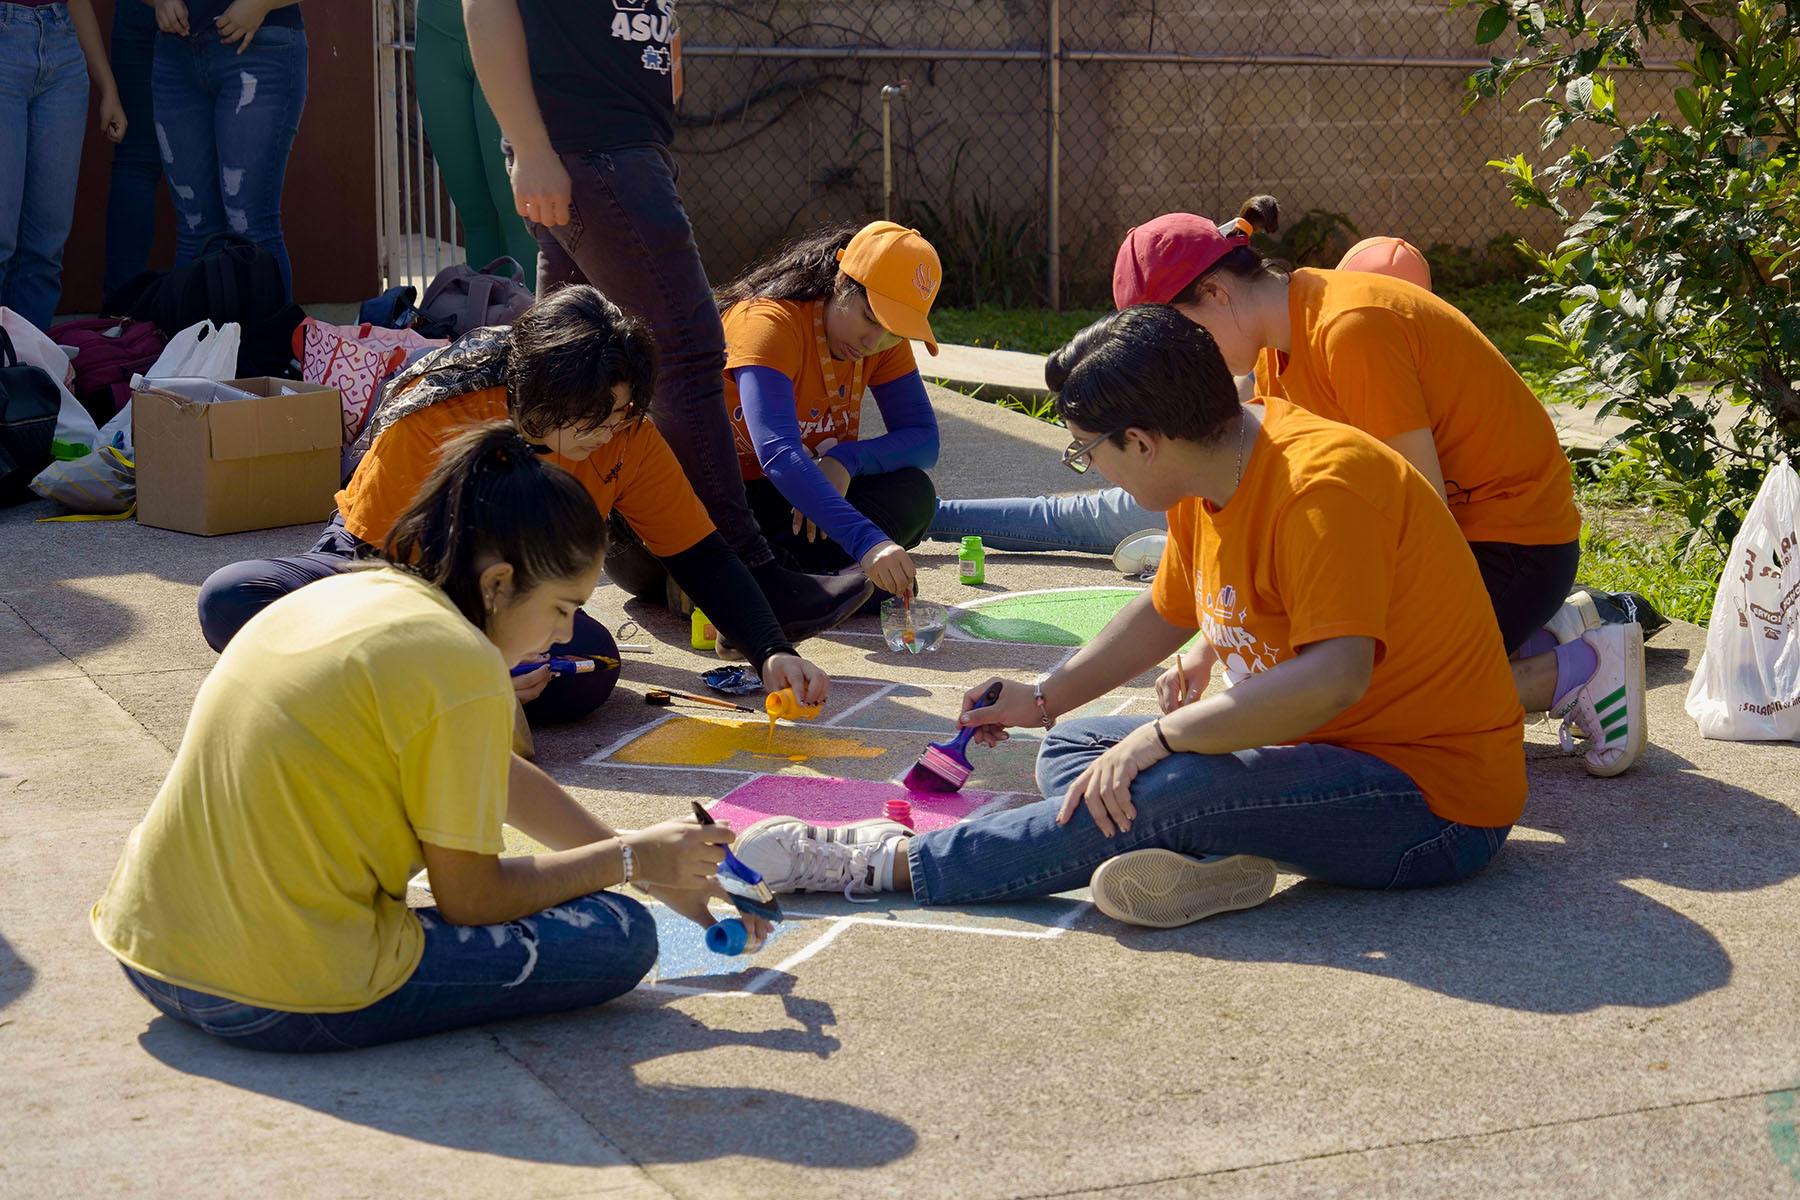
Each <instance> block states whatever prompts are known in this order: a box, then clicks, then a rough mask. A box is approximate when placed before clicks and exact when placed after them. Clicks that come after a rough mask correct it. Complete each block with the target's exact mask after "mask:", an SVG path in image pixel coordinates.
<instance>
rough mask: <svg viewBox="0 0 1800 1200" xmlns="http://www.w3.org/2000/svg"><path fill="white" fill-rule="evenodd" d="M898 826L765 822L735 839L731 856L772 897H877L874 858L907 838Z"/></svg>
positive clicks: (873, 822) (792, 819) (881, 821)
mask: <svg viewBox="0 0 1800 1200" xmlns="http://www.w3.org/2000/svg"><path fill="white" fill-rule="evenodd" d="M911 833H912V830H910V829H908V828H907V827H906V826H904V825H902V824H900V823H899V822H898V821H889V820H887V819H886V818H884V817H875V818H873V819H871V820H867V821H854V822H852V823H850V824H849V825H808V824H807V823H806V822H805V821H803V820H801V819H800V818H799V817H764V818H763V819H762V820H760V821H758V822H757V823H756V824H754V825H752V826H750V828H748V829H746V830H744V831H743V832H742V833H740V834H738V838H737V841H736V842H735V843H733V844H732V847H731V852H732V853H733V854H735V855H737V857H738V861H740V862H742V863H743V864H744V865H745V866H747V867H749V868H750V869H751V870H753V871H755V872H756V873H757V874H759V875H761V876H762V877H763V882H764V883H766V884H768V886H769V890H770V891H772V892H778V893H779V892H842V893H844V899H846V900H855V899H857V896H856V895H855V893H857V892H863V893H874V892H879V891H880V890H881V887H880V885H879V882H878V880H877V878H876V868H875V855H876V853H877V852H878V851H880V850H881V849H882V848H883V847H884V846H886V845H887V843H889V842H891V841H893V840H895V839H897V838H902V837H907V836H910V835H911Z"/></svg>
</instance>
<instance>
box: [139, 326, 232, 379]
mask: <svg viewBox="0 0 1800 1200" xmlns="http://www.w3.org/2000/svg"><path fill="white" fill-rule="evenodd" d="M238 337H239V331H238V324H237V322H236V321H227V322H225V324H223V325H214V324H213V323H212V322H211V321H197V322H195V323H194V324H192V325H189V326H188V327H187V328H186V329H183V330H182V331H181V332H180V333H177V334H176V335H175V336H174V337H172V338H170V339H169V344H168V345H167V346H166V347H164V348H163V352H162V354H161V356H159V357H158V358H157V360H156V362H155V363H154V364H152V365H151V367H150V369H149V370H148V371H145V372H144V373H143V374H142V375H133V376H132V377H131V386H132V388H133V389H134V390H135V389H136V388H137V387H138V386H139V385H140V384H141V383H142V382H143V381H144V380H146V379H149V380H152V381H157V380H163V379H235V378H236V377H237V361H238Z"/></svg>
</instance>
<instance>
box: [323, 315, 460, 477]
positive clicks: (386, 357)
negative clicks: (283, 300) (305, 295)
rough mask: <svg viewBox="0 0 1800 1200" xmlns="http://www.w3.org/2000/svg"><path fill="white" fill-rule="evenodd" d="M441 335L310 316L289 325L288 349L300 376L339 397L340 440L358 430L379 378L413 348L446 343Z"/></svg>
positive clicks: (347, 441)
mask: <svg viewBox="0 0 1800 1200" xmlns="http://www.w3.org/2000/svg"><path fill="white" fill-rule="evenodd" d="M447 345H449V343H448V342H446V341H444V340H443V339H441V338H427V337H420V336H419V335H418V334H417V333H414V332H413V331H412V330H410V329H383V328H381V327H380V326H378V325H372V324H369V323H368V322H364V323H363V324H361V325H329V324H326V323H325V322H324V321H319V320H315V319H314V318H312V317H308V318H306V320H304V321H302V322H300V325H299V327H298V328H297V329H295V330H294V354H295V356H296V357H297V358H299V360H300V378H302V379H304V380H306V382H308V383H316V384H320V385H322V386H324V387H330V388H336V389H337V391H338V395H340V396H342V397H343V401H344V444H345V445H346V446H348V445H349V444H350V443H352V442H354V441H355V440H356V435H357V434H359V433H361V432H362V427H363V423H364V422H365V421H367V420H368V419H369V411H370V409H371V408H372V407H373V405H374V400H375V396H376V393H377V392H378V391H379V390H380V388H381V383H382V381H383V380H385V379H386V378H387V377H388V376H389V375H391V374H392V373H393V372H394V370H395V369H396V368H397V367H399V365H400V364H401V363H402V362H403V361H405V359H406V356H407V354H408V353H410V352H411V351H414V350H420V349H430V348H435V347H438V346H447Z"/></svg>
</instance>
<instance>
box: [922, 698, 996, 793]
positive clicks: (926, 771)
mask: <svg viewBox="0 0 1800 1200" xmlns="http://www.w3.org/2000/svg"><path fill="white" fill-rule="evenodd" d="M1004 686H1005V685H1004V684H1003V683H1002V682H1001V681H999V680H995V681H994V683H993V685H992V686H991V687H989V688H988V690H987V691H985V692H983V693H981V698H980V699H979V700H977V701H975V703H974V704H973V705H972V706H971V707H970V711H971V712H973V711H974V710H975V709H977V708H986V707H987V706H988V705H990V704H992V703H994V702H995V701H996V700H998V699H1000V689H1001V688H1002V687H1004ZM979 728H980V726H978V725H967V726H964V727H963V731H962V732H961V733H959V734H957V735H956V736H955V737H954V738H952V739H951V740H950V741H948V742H932V743H931V744H930V745H928V746H926V747H925V753H923V754H921V755H919V761H918V762H916V763H914V764H913V767H912V770H910V771H908V772H907V773H906V778H904V779H902V780H901V781H900V786H901V787H904V788H905V789H906V790H907V791H909V792H957V791H961V790H962V785H963V784H965V783H967V782H968V781H969V775H970V774H971V773H972V772H973V771H974V770H975V768H974V767H972V766H970V765H969V758H968V755H967V754H965V753H964V751H965V750H966V749H967V747H968V745H969V739H970V738H972V737H974V736H975V731H976V730H977V729H979Z"/></svg>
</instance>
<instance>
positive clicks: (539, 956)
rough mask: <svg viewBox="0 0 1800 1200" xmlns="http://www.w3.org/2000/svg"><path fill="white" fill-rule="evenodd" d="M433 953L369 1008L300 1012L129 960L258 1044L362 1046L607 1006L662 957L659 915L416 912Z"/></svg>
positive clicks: (170, 992)
mask: <svg viewBox="0 0 1800 1200" xmlns="http://www.w3.org/2000/svg"><path fill="white" fill-rule="evenodd" d="M414 913H415V915H416V916H417V917H418V918H419V924H420V925H421V926H423V927H424V929H425V952H424V954H423V956H422V957H421V958H420V959H419V965H418V967H416V968H415V969H414V970H413V973H412V976H411V977H410V978H409V979H407V981H406V982H405V983H403V984H401V985H400V987H399V989H398V990H397V991H394V992H392V993H390V994H388V995H387V996H384V997H382V998H381V999H380V1000H377V1001H376V1002H375V1003H373V1004H371V1005H369V1006H368V1007H367V1008H359V1009H357V1010H356V1011H354V1012H341V1013H296V1012H285V1011H282V1010H281V1009H274V1008H258V1007H257V1006H256V1005H254V1004H239V1003H238V1002H237V1001H235V1000H227V999H224V998H223V997H220V996H214V995H210V994H208V993H206V992H199V991H195V990H193V989H192V988H184V987H177V986H175V985H174V984H169V983H164V982H163V981H162V980H160V979H153V978H151V977H150V976H148V975H145V974H144V973H143V972H141V971H136V970H133V969H132V968H131V967H125V968H124V970H125V977H126V978H127V979H129V980H131V983H132V986H133V987H135V988H137V990H138V991H139V992H141V993H142V994H143V996H144V998H145V999H146V1000H148V1001H150V1003H152V1004H154V1005H155V1006H156V1007H157V1008H159V1009H161V1010H162V1011H163V1012H164V1013H165V1014H166V1015H168V1016H170V1017H173V1018H174V1019H175V1020H177V1021H181V1022H183V1023H184V1024H187V1025H192V1026H194V1028H196V1029H199V1030H201V1031H202V1032H204V1033H210V1034H212V1035H213V1036H214V1037H217V1038H222V1039H224V1040H225V1041H228V1042H230V1043H232V1044H233V1045H236V1046H243V1047H246V1048H247V1049H251V1050H276V1051H283V1052H288V1053H300V1052H312V1051H320V1050H355V1049H358V1048H360V1047H363V1046H379V1045H381V1044H382V1043H384V1042H398V1041H402V1040H404V1039H406V1038H415V1037H424V1036H425V1035H427V1034H432V1033H443V1032H445V1031H446V1030H450V1029H461V1028H464V1027H465V1026H469V1025H483V1024H486V1023H487V1022H489V1021H505V1020H510V1019H511V1018H513V1017H530V1016H538V1015H540V1014H543V1013H553V1012H564V1011H566V1010H568V1009H573V1008H588V1007H591V1006H592V1005H595V1004H604V1003H605V1002H606V1001H608V1000H611V999H613V998H614V997H615V996H622V995H624V994H625V993H626V992H629V991H630V990H631V989H632V988H634V987H636V986H637V984H638V981H639V980H640V979H642V978H643V977H644V976H645V975H646V974H648V973H649V971H650V968H651V966H652V965H653V964H654V963H655V962H656V922H655V921H654V920H653V919H652V918H651V916H650V914H649V912H648V911H647V910H646V909H645V908H644V906H643V905H641V904H639V903H638V902H637V901H635V900H632V899H630V898H629V897H626V896H620V895H615V894H614V893H612V892H595V893H593V894H592V895H589V896H582V897H580V898H578V899H575V900H571V901H569V902H568V903H567V904H560V905H557V906H556V907H555V908H548V909H545V910H544V911H543V912H540V913H536V914H533V915H532V916H529V917H523V918H520V919H519V920H517V921H508V922H506V923H505V924H504V925H474V926H470V925H452V924H450V923H449V922H447V921H445V920H444V919H443V918H442V917H440V916H439V915H438V911H437V909H435V908H421V909H415V910H414Z"/></svg>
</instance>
